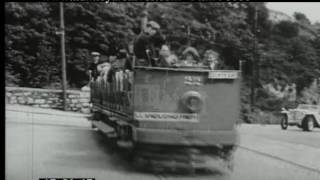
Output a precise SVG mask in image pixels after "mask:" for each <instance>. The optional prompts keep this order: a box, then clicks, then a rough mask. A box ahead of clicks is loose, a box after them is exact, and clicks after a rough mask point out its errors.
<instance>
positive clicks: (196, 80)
mask: <svg viewBox="0 0 320 180" xmlns="http://www.w3.org/2000/svg"><path fill="white" fill-rule="evenodd" d="M184 84H186V85H193V86H201V85H203V78H202V77H201V76H185V77H184Z"/></svg>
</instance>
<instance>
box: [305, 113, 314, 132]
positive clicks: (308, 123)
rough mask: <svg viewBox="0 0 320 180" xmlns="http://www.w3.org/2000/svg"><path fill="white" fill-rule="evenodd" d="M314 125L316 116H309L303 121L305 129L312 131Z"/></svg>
mask: <svg viewBox="0 0 320 180" xmlns="http://www.w3.org/2000/svg"><path fill="white" fill-rule="evenodd" d="M314 125H315V124H314V118H313V117H312V116H307V117H306V118H305V119H304V120H303V122H302V128H303V130H304V131H312V130H313V128H314Z"/></svg>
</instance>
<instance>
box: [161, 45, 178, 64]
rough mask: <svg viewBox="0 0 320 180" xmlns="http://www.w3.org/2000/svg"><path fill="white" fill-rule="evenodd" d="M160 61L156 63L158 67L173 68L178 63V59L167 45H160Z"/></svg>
mask: <svg viewBox="0 0 320 180" xmlns="http://www.w3.org/2000/svg"><path fill="white" fill-rule="evenodd" d="M159 55H160V59H159V61H158V63H157V65H158V66H160V67H174V66H176V64H177V62H178V57H177V56H176V55H174V54H173V53H172V52H171V51H170V49H169V47H168V46H167V45H162V47H161V50H160V52H159Z"/></svg>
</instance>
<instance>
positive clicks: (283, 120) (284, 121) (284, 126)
mask: <svg viewBox="0 0 320 180" xmlns="http://www.w3.org/2000/svg"><path fill="white" fill-rule="evenodd" d="M280 123H281V129H283V130H286V129H287V128H288V117H287V115H283V116H282V117H281V122H280Z"/></svg>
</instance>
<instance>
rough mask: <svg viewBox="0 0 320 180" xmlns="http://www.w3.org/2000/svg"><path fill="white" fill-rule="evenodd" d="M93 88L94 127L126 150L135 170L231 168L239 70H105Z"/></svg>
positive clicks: (238, 90) (148, 68)
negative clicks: (140, 167)
mask: <svg viewBox="0 0 320 180" xmlns="http://www.w3.org/2000/svg"><path fill="white" fill-rule="evenodd" d="M106 69H107V70H105V73H103V74H102V75H101V76H100V77H98V79H97V80H96V81H94V82H92V83H91V100H92V102H93V107H92V110H93V112H94V118H93V121H92V124H93V126H95V127H97V128H98V129H99V130H101V131H102V132H104V133H105V134H107V135H108V136H109V137H113V138H116V141H117V144H118V145H119V146H120V147H122V148H127V149H130V151H131V152H132V157H133V158H134V161H135V162H136V163H138V164H139V166H142V167H143V166H148V167H157V168H160V167H167V166H170V167H173V168H179V167H182V168H184V167H187V168H192V169H196V168H207V167H209V168H210V163H211V162H215V163H216V162H218V164H221V165H222V166H223V167H225V169H232V167H233V152H234V150H235V145H236V143H237V139H238V138H237V137H238V136H237V132H236V129H235V124H236V120H237V119H238V118H239V114H240V79H241V73H240V71H238V70H209V69H208V68H198V67H197V68H192V67H191V68H190V67H189V68H182V67H180V68H162V67H142V66H135V67H133V69H132V70H118V71H110V68H106Z"/></svg>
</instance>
